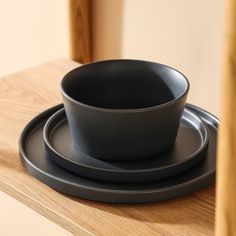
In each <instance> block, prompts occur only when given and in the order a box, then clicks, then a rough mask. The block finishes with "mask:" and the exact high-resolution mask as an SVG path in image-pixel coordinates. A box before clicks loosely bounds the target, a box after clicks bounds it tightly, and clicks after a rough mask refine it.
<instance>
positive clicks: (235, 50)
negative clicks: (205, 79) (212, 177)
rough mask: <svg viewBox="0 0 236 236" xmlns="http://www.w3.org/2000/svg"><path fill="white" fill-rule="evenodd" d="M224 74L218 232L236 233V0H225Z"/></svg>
mask: <svg viewBox="0 0 236 236" xmlns="http://www.w3.org/2000/svg"><path fill="white" fill-rule="evenodd" d="M222 75H223V77H222V86H221V89H222V95H221V117H220V120H221V127H220V131H219V139H218V160H217V198H216V199H217V200H216V236H225V235H236V0H225V30H224V53H223V73H222ZM209 92H210V91H209Z"/></svg>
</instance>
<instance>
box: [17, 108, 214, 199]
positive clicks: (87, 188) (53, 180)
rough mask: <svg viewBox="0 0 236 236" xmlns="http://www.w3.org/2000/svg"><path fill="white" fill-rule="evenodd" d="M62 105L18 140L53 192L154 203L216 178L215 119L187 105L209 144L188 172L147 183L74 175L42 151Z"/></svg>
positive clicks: (28, 164) (31, 166) (25, 162)
mask: <svg viewBox="0 0 236 236" xmlns="http://www.w3.org/2000/svg"><path fill="white" fill-rule="evenodd" d="M62 107H63V106H62V105H58V106H55V107H52V108H50V109H48V110H46V111H44V112H42V113H41V114H39V115H38V116H36V117H35V118H34V119H33V120H32V121H30V122H29V124H28V125H27V126H26V127H25V128H24V130H23V132H22V135H21V137H20V142H19V145H20V157H21V161H22V163H23V165H24V167H25V168H26V169H27V171H28V172H29V173H31V175H33V176H34V177H36V178H37V179H39V180H40V181H42V182H43V183H45V184H46V185H48V186H50V187H52V188H53V189H55V190H57V191H60V192H63V193H66V194H70V195H74V196H77V197H81V198H85V199H90V200H94V201H102V202H110V203H145V202H156V201H162V200H167V199H172V198H175V197H179V196H183V195H186V194H190V193H192V192H193V191H196V190H199V189H201V188H203V187H206V186H208V185H209V184H210V183H212V181H213V180H214V177H215V165H216V141H217V126H218V120H217V118H216V117H214V116H213V115H211V114H210V113H208V112H206V111H204V110H202V109H200V108H198V107H195V106H192V105H187V106H186V107H187V108H188V109H191V110H192V111H193V112H194V113H196V114H198V115H199V116H200V117H201V118H202V119H203V120H204V122H205V124H207V126H208V130H209V144H208V151H207V155H206V157H205V158H204V159H203V160H202V161H201V162H200V163H198V164H197V165H195V166H194V167H193V168H191V169H189V170H188V171H186V172H184V173H182V174H180V175H178V176H174V177H171V178H168V179H164V180H159V181H151V182H146V183H129V184H121V183H111V182H105V181H95V180H91V179H88V178H84V177H81V176H79V175H76V174H73V173H72V172H69V171H67V170H65V169H63V168H61V167H60V166H59V165H57V164H55V163H54V162H53V161H51V160H50V159H49V158H48V157H47V155H46V153H45V149H44V140H43V127H44V125H45V122H46V121H47V119H48V118H49V117H50V116H51V115H52V114H53V113H55V112H56V111H58V110H59V109H61V108H62Z"/></svg>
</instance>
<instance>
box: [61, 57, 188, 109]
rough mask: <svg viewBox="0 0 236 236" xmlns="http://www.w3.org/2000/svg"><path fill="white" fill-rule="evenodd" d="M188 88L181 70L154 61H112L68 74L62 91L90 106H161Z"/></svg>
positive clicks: (90, 65)
mask: <svg viewBox="0 0 236 236" xmlns="http://www.w3.org/2000/svg"><path fill="white" fill-rule="evenodd" d="M187 90H188V82H187V80H186V78H185V77H184V76H183V75H182V74H181V73H179V72H178V71H176V70H174V69H172V68H170V67H167V66H164V65H161V64H157V63H152V62H145V61H135V60H110V61H101V62H97V63H91V64H87V65H84V66H81V67H79V68H77V69H75V70H73V71H71V72H70V73H68V74H67V75H66V76H65V77H64V79H63V81H62V91H63V92H64V93H65V94H66V95H67V96H69V97H70V98H72V99H74V100H76V101H78V102H80V103H84V104H86V105H90V106H95V107H100V108H108V109H139V108H147V107H153V106H157V105H161V104H164V103H167V102H170V101H172V100H175V99H177V98H179V97H181V96H182V95H183V94H185V93H186V91H187Z"/></svg>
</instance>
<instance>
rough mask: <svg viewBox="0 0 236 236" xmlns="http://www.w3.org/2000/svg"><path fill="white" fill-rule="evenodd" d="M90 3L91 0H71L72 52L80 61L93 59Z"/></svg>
mask: <svg viewBox="0 0 236 236" xmlns="http://www.w3.org/2000/svg"><path fill="white" fill-rule="evenodd" d="M90 5H91V1H90V0H69V24H70V25H69V28H70V48H71V53H70V54H71V59H73V60H75V61H78V62H80V63H88V62H90V60H91V25H90V17H91V6H90Z"/></svg>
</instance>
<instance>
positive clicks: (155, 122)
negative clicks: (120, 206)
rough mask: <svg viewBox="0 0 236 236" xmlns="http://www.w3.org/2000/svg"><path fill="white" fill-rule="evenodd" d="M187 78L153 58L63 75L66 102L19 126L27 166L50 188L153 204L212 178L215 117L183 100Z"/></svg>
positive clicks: (98, 65) (91, 66)
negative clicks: (21, 127)
mask: <svg viewBox="0 0 236 236" xmlns="http://www.w3.org/2000/svg"><path fill="white" fill-rule="evenodd" d="M188 91H189V82H188V80H187V79H186V77H185V76H184V75H183V74H181V73H180V72H179V71H177V70H175V69H173V68H171V67H168V66H165V65H162V64H158V63H154V62H147V61H138V60H107V61H100V62H95V63H91V64H86V65H83V66H80V67H78V68H76V69H74V70H72V71H71V72H69V73H68V74H67V75H65V77H64V78H63V80H62V83H61V92H62V97H63V101H64V105H63V104H60V105H57V106H55V107H52V108H50V109H48V110H46V111H44V112H42V113H41V114H39V115H38V116H37V117H35V118H34V119H33V120H32V121H31V122H30V123H29V124H28V125H27V126H26V127H25V128H24V130H23V132H22V135H21V138H20V156H21V160H22V163H23V164H24V166H25V168H26V169H27V170H28V171H29V172H30V173H31V174H32V175H33V176H35V177H36V178H38V179H39V180H41V181H42V182H44V183H45V184H47V185H49V186H50V187H52V188H54V189H56V190H58V191H61V192H64V193H67V194H70V195H74V196H78V197H81V198H86V199H90V200H95V201H103V202H114V203H144V202H155V201H161V200H166V199H171V198H174V197H179V196H182V195H185V194H190V193H192V192H193V191H196V190H198V189H201V188H203V187H205V186H207V185H209V184H210V183H211V182H212V181H213V179H214V175H215V162H216V138H217V127H218V123H219V121H218V119H217V118H216V117H214V116H213V115H212V114H210V113H209V112H207V111H205V110H203V109H201V108H199V107H196V106H193V105H190V104H186V103H185V102H186V99H187V95H188Z"/></svg>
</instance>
